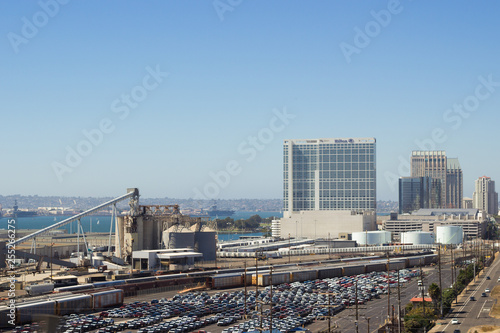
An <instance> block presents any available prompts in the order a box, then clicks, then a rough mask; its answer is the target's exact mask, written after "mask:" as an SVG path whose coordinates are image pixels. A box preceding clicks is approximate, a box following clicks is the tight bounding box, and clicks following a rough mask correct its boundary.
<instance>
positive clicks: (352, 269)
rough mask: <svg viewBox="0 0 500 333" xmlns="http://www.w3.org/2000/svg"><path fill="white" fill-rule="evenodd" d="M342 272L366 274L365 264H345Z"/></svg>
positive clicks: (346, 274) (345, 273)
mask: <svg viewBox="0 0 500 333" xmlns="http://www.w3.org/2000/svg"><path fill="white" fill-rule="evenodd" d="M342 272H343V274H344V276H351V275H358V274H364V273H365V265H353V266H344V267H343V270H342Z"/></svg>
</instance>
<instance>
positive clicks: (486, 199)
mask: <svg viewBox="0 0 500 333" xmlns="http://www.w3.org/2000/svg"><path fill="white" fill-rule="evenodd" d="M472 202H473V205H474V208H477V209H481V210H484V211H485V212H486V213H488V214H490V215H498V193H497V192H495V182H494V181H493V180H491V178H490V177H486V176H482V177H479V179H477V180H476V182H475V191H474V195H473V196H472Z"/></svg>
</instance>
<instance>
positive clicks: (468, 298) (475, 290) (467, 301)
mask: <svg viewBox="0 0 500 333" xmlns="http://www.w3.org/2000/svg"><path fill="white" fill-rule="evenodd" d="M495 261H496V262H495V263H494V264H493V265H491V266H490V267H489V268H490V271H491V270H492V269H493V266H497V265H498V263H499V262H500V260H498V259H495ZM486 281H487V280H486V279H485V277H483V281H482V282H481V283H480V284H479V286H477V288H475V289H474V291H473V292H472V294H471V295H470V296H473V295H475V294H476V293H477V292H478V291H479V288H480V287H481V285H482V284H483V283H485V282H486ZM466 288H467V287H466ZM470 296H469V297H467V300H466V301H465V302H464V305H462V307H461V308H460V309H459V311H458V312H457V314H455V316H454V317H452V318H456V317H457V316H458V313H460V312H462V311H463V309H464V308H465V307H466V306H467V304H469V301H470ZM465 319H467V316H466V317H465V318H464V320H465ZM450 324H451V321H449V322H448V324H447V325H446V326H445V327H444V330H446V329H447V328H448V326H450Z"/></svg>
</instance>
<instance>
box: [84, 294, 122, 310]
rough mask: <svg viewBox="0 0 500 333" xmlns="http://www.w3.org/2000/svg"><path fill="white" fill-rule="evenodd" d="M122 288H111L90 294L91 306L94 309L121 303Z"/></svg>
mask: <svg viewBox="0 0 500 333" xmlns="http://www.w3.org/2000/svg"><path fill="white" fill-rule="evenodd" d="M123 294H124V293H123V290H121V289H113V290H108V291H102V292H98V293H94V294H91V295H92V307H93V309H94V310H97V309H102V308H107V307H111V306H116V305H121V304H123V297H124V296H123Z"/></svg>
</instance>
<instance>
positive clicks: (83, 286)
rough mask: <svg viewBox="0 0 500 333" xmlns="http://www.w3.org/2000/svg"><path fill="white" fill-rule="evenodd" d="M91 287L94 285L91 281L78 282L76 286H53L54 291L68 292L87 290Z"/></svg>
mask: <svg viewBox="0 0 500 333" xmlns="http://www.w3.org/2000/svg"><path fill="white" fill-rule="evenodd" d="M92 288H94V285H93V284H92V283H86V284H79V285H76V286H67V287H60V288H55V289H54V292H56V293H63V292H68V291H78V290H88V289H92Z"/></svg>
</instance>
